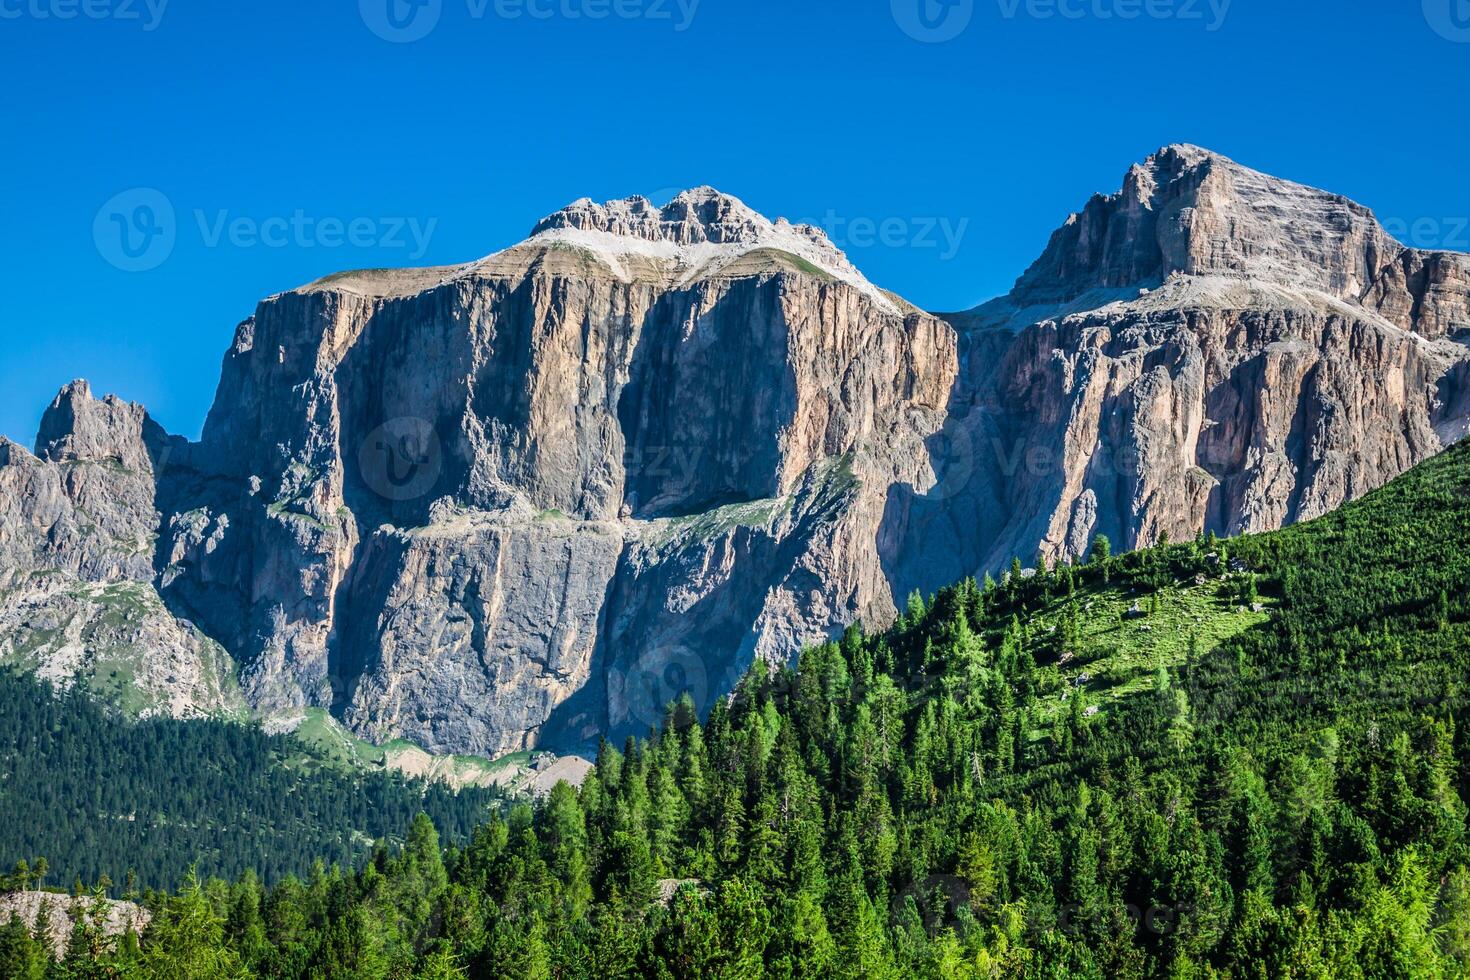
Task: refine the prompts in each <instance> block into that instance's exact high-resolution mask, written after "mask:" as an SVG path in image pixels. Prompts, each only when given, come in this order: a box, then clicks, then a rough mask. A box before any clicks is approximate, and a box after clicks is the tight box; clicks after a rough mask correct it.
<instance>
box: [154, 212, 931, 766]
mask: <svg viewBox="0 0 1470 980" xmlns="http://www.w3.org/2000/svg"><path fill="white" fill-rule="evenodd" d="M956 371H957V362H956V348H955V335H954V332H953V330H952V329H951V328H950V327H948V326H947V325H946V324H944V323H942V322H941V321H939V320H937V319H935V318H933V317H930V316H927V315H925V314H922V313H920V312H919V311H918V310H915V309H913V308H912V307H908V306H907V305H906V304H902V303H901V302H899V301H896V300H894V299H892V298H891V297H889V296H887V295H886V294H884V293H882V292H880V291H879V290H877V289H875V288H874V287H872V286H871V284H869V283H867V281H866V280H865V279H863V278H862V277H861V276H860V274H858V273H857V272H856V270H855V269H852V267H851V266H850V265H849V264H848V263H847V261H846V259H845V258H843V257H842V256H841V254H840V253H838V252H837V251H836V250H835V249H833V248H832V247H831V245H830V244H827V243H826V241H825V239H824V238H823V237H822V236H821V234H820V233H819V232H815V231H814V230H812V229H805V228H796V227H793V226H790V225H787V224H785V223H772V222H769V221H767V220H766V219H764V218H762V217H760V216H759V215H757V214H755V213H754V212H752V211H750V210H749V209H748V208H746V207H744V205H742V204H740V203H739V202H738V201H735V200H734V199H733V198H728V197H724V196H722V195H718V194H715V193H714V192H712V191H707V190H699V191H694V192H690V193H688V194H686V195H682V196H681V197H680V198H679V199H677V200H676V201H675V202H674V203H673V204H672V205H670V206H669V207H668V208H665V209H662V210H659V209H654V208H652V206H651V205H648V204H647V203H646V202H641V201H632V202H615V203H614V204H612V205H607V206H598V205H591V204H590V203H589V202H580V203H579V204H577V205H574V206H573V207H572V208H570V209H568V210H567V211H566V212H563V213H561V214H559V215H556V216H552V217H551V218H548V219H546V221H544V222H543V223H542V224H541V225H540V226H538V229H537V231H536V233H535V234H534V235H533V237H532V238H531V239H530V240H529V241H528V242H526V243H524V244H522V245H520V246H517V247H515V248H512V249H510V250H508V251H506V252H502V253H499V254H497V255H495V256H492V257H491V258H489V259H486V260H484V261H482V262H479V263H475V264H473V265H470V266H465V267H458V268H453V269H445V270H437V271H435V272H434V273H432V274H425V273H408V274H365V275H354V276H345V277H337V278H334V279H331V280H327V281H324V282H321V283H316V284H313V285H312V286H309V287H307V288H305V289H302V290H298V291H295V292H292V293H287V294H284V295H282V296H278V297H274V298H272V299H270V300H267V301H266V302H265V303H263V304H262V305H261V307H260V309H259V310H258V311H257V312H256V315H255V316H254V317H253V318H252V319H251V320H250V321H248V322H247V323H246V324H244V325H242V326H241V328H240V329H239V331H238V333H237V336H236V341H235V344H234V346H233V348H232V350H231V351H230V352H229V354H228V355H227V357H226V361H225V366H224V375H223V379H222V381H221V384H220V392H219V397H218V399H217V403H216V409H215V411H214V412H213V413H212V414H211V416H210V418H209V420H208V423H207V425H206V427H205V432H204V437H203V440H202V443H201V444H200V445H199V446H197V447H193V448H192V452H191V454H190V461H189V464H188V465H189V466H191V467H192V468H193V470H194V483H195V484H196V485H197V486H198V487H199V488H200V490H201V495H200V496H199V497H198V498H197V501H196V502H195V503H194V505H193V506H192V507H191V508H190V509H189V510H188V511H185V512H182V513H180V514H179V515H178V516H177V517H175V518H174V519H172V520H171V521H170V526H169V528H168V529H167V530H166V532H165V535H164V539H163V542H162V546H161V549H160V553H161V555H162V556H163V559H162V564H163V565H164V572H163V582H164V583H165V585H164V588H165V595H166V596H168V597H169V599H170V600H171V601H173V602H175V603H176V604H177V605H178V606H179V607H180V608H181V609H182V610H185V611H186V612H187V614H188V615H189V616H190V617H191V618H193V619H194V620H196V621H198V622H200V623H201V624H204V625H205V627H206V629H208V630H209V631H210V632H211V633H212V634H213V635H218V636H224V637H228V641H227V642H228V643H229V645H230V648H231V649H232V650H236V651H238V652H239V655H240V657H241V660H242V663H243V664H244V668H243V673H242V678H243V680H244V682H245V688H246V691H247V693H248V694H249V696H250V697H251V699H252V701H253V702H254V703H256V704H257V705H259V706H261V707H263V708H266V709H277V708H284V707H288V706H296V705H301V704H316V705H321V706H328V707H332V708H333V709H334V710H336V711H338V712H339V713H340V714H341V715H342V716H343V717H344V718H345V719H346V720H347V721H348V722H349V724H351V725H352V726H353V727H354V729H355V730H357V731H360V732H362V733H364V734H368V735H371V736H372V737H375V738H385V737H391V736H394V735H403V736H406V737H409V738H412V739H413V740H415V741H416V742H418V743H419V744H421V745H424V746H425V747H427V748H431V749H445V750H454V751H472V752H484V753H490V754H495V753H500V752H506V751H513V750H518V749H523V748H529V747H531V746H534V745H537V744H541V742H542V741H543V739H545V738H547V737H551V736H552V735H554V736H555V737H557V738H561V739H566V738H576V739H581V738H585V737H587V736H588V735H590V734H593V733H598V732H602V731H609V730H612V731H627V730H634V729H637V730H641V729H643V728H646V727H647V726H648V725H650V724H654V723H657V721H658V719H659V717H660V715H661V713H662V708H663V703H664V701H663V700H659V699H660V698H663V699H664V700H667V699H668V698H671V697H674V696H677V695H678V693H679V692H680V690H683V689H685V688H689V689H691V690H693V692H694V693H695V694H696V696H697V697H699V698H700V699H701V700H704V701H706V702H707V701H708V699H709V698H711V697H714V696H716V695H717V694H719V693H721V692H722V690H723V689H724V688H725V687H727V686H728V680H729V678H731V677H733V676H735V674H736V673H738V671H740V670H743V668H744V667H745V666H747V665H748V664H749V663H750V662H751V659H752V658H754V657H756V656H764V657H768V658H773V659H774V658H784V657H787V656H789V655H790V654H791V653H792V652H793V651H794V650H796V649H799V648H800V646H802V645H804V644H807V643H811V642H814V641H818V640H821V639H824V638H826V637H828V636H830V635H832V634H834V633H835V632H837V631H840V630H841V629H842V628H844V627H845V626H846V625H847V624H849V623H851V622H853V621H855V620H857V619H859V618H864V617H866V618H869V619H871V620H874V621H882V620H883V619H885V618H889V617H891V616H892V615H893V613H894V606H893V601H892V594H891V590H890V589H889V588H888V585H887V582H886V581H885V579H884V577H883V574H882V570H881V567H880V565H879V562H878V559H877V550H876V534H875V528H876V524H877V522H878V520H879V519H880V518H881V512H882V500H883V494H884V493H885V492H886V488H887V487H888V486H889V485H890V484H891V483H892V482H893V481H894V480H896V479H904V480H908V481H921V480H922V478H923V476H924V473H925V472H926V467H927V462H926V460H925V456H924V453H923V443H924V440H925V439H926V438H927V437H929V436H930V435H931V434H932V433H933V432H934V431H936V430H937V429H938V428H939V426H940V425H941V424H942V413H943V408H944V404H945V402H946V400H947V398H948V396H949V393H950V391H951V389H952V388H953V384H954V379H955V373H956ZM232 581H234V582H237V583H239V587H238V588H235V589H229V588H224V587H222V586H223V585H224V584H225V583H229V582H232ZM696 662H697V666H696ZM671 671H672V673H670V672H671ZM681 671H682V672H683V673H684V674H685V675H687V676H688V677H693V678H695V680H694V681H693V682H691V683H687V684H686V683H680V682H679V676H680V672H681ZM635 676H636V677H638V678H640V679H639V680H638V681H637V682H636V684H635V682H634V681H632V680H630V678H633V677H635ZM648 677H653V678H654V682H655V684H656V686H657V685H665V686H668V687H670V689H669V690H664V689H663V687H656V690H654V691H649V690H646V689H642V688H640V689H639V690H638V692H637V693H630V692H633V691H634V688H635V686H636V685H637V684H644V681H645V680H647V678H648ZM645 687H646V685H645ZM674 688H677V689H674Z"/></svg>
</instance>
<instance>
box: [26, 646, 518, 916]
mask: <svg viewBox="0 0 1470 980" xmlns="http://www.w3.org/2000/svg"><path fill="white" fill-rule="evenodd" d="M304 757H305V750H304V749H303V746H302V745H301V743H299V742H297V741H296V740H294V739H293V738H290V737H286V736H267V735H265V734H264V733H263V732H262V731H261V730H260V729H259V728H257V727H252V726H248V725H243V724H235V723H230V722H224V721H194V722H187V723H186V722H178V721H170V720H152V721H146V722H141V723H138V724H128V723H121V722H119V721H118V720H117V719H116V717H115V716H113V715H111V714H110V713H109V712H108V711H107V710H106V709H105V708H103V707H101V706H100V705H99V704H97V703H96V702H94V701H93V700H91V699H90V698H88V697H86V696H84V695H81V694H73V693H68V694H58V693H57V692H54V691H52V690H51V689H50V688H49V687H46V686H44V685H42V684H38V683H37V682H35V681H34V680H32V679H30V678H27V677H19V676H16V675H13V674H11V673H8V672H6V671H3V670H0V854H3V855H7V856H9V857H10V858H11V859H12V860H13V859H14V858H17V857H21V856H24V855H35V854H44V855H47V856H48V857H49V859H50V861H51V862H52V863H53V869H52V870H51V871H50V875H51V880H52V883H53V884H54V883H55V882H58V881H59V882H63V883H64V882H69V881H71V880H72V879H73V878H76V877H81V878H83V879H85V880H87V881H98V880H100V879H101V878H103V877H104V876H106V877H109V878H111V879H112V880H114V881H122V880H124V878H125V877H126V876H127V873H128V872H129V871H134V872H136V873H137V876H138V878H139V880H140V882H141V884H142V885H145V886H151V887H164V886H168V885H172V884H175V883H177V882H179V881H181V880H182V879H183V877H184V875H185V873H186V872H187V871H188V870H189V869H190V868H191V867H194V866H197V867H198V868H199V869H200V871H201V872H203V873H206V874H209V875H226V876H231V877H234V876H238V875H241V874H243V873H245V872H246V871H247V870H253V871H255V872H256V873H257V874H259V875H261V876H262V877H264V878H265V879H266V880H267V881H278V880H280V879H281V878H282V877H284V876H285V875H287V874H291V873H296V874H301V873H304V872H305V871H306V870H307V869H309V868H310V867H311V866H312V862H313V861H314V860H317V859H325V860H328V861H333V862H336V863H339V864H341V865H343V866H345V867H356V866H360V865H361V864H363V863H365V862H366V861H367V860H368V858H369V857H370V854H371V846H372V841H373V840H375V839H377V838H382V837H401V836H402V835H403V834H404V832H405V831H406V830H407V829H408V826H409V822H410V821H411V820H412V819H413V816H414V814H415V813H418V812H420V811H426V812H428V813H429V814H430V815H432V817H433V818H434V822H435V823H436V824H438V825H439V826H440V827H441V828H443V829H444V832H445V833H446V835H448V836H449V837H450V838H451V839H453V840H464V839H465V838H467V837H468V836H469V832H470V830H471V829H472V828H473V827H474V826H475V825H476V824H477V823H479V822H480V821H482V820H483V819H484V818H485V816H486V815H487V814H488V813H489V812H490V809H491V806H492V804H493V802H494V801H495V800H496V799H497V797H496V795H495V794H492V793H491V792H489V791H487V790H467V791H465V792H463V793H460V794H457V795H456V794H455V793H453V792H451V791H450V790H449V789H448V788H446V787H444V786H441V785H428V784H425V783H422V782H417V781H413V780H409V779H406V778H404V777H403V776H400V775H398V774H397V773H393V772H388V771H383V770H379V771H356V772H347V771H338V770H337V769H336V768H334V767H333V766H331V765H327V764H323V763H318V764H316V765H312V766H310V767H303V766H302V761H303V758H304ZM3 884H4V876H3V875H0V886H3Z"/></svg>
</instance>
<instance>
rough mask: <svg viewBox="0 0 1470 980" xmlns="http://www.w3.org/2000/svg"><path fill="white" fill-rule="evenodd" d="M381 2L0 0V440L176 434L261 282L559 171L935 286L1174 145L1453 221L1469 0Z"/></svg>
mask: <svg viewBox="0 0 1470 980" xmlns="http://www.w3.org/2000/svg"><path fill="white" fill-rule="evenodd" d="M389 2H390V0H331V2H325V0H324V2H316V0H312V2H304V0H290V2H286V0H210V2H205V0H0V126H3V132H4V135H5V139H4V143H3V148H4V152H0V225H3V228H4V231H5V234H4V235H3V240H0V269H3V277H4V282H3V285H4V288H3V290H0V433H3V434H6V435H9V436H11V437H13V438H15V439H16V440H17V441H20V442H22V443H23V444H26V445H29V444H30V442H31V441H32V439H33V437H34V432H35V426H36V422H37V420H38V419H39V416H40V412H41V411H42V410H43V408H44V407H45V404H46V403H47V402H48V401H49V400H50V398H51V397H52V396H53V395H54V393H55V391H56V389H57V388H58V387H59V386H60V385H62V384H63V383H65V382H66V381H68V380H70V379H71V378H73V377H87V378H89V379H91V381H92V382H93V387H94V389H96V390H98V391H99V392H102V391H109V392H116V393H118V394H120V395H122V396H124V397H126V398H129V399H131V400H136V401H142V402H143V403H145V404H146V405H148V407H149V409H150V410H151V411H152V412H153V414H154V416H155V417H156V418H158V419H159V420H160V421H161V422H162V423H163V424H164V425H165V426H166V427H167V428H169V429H170V430H171V431H174V432H179V433H183V434H185V435H189V436H195V435H197V433H198V430H199V428H200V425H201V424H202V421H203V418H204V414H205V412H206V410H207V409H208V406H209V404H210V402H211V400H212V398H213V394H214V387H215V383H216V381H217V378H218V369H219V362H220V358H221V356H222V354H223V352H224V350H225V347H226V345H227V343H228V341H229V338H230V336H231V333H232V331H233V328H234V326H235V324H236V323H237V322H239V321H240V320H241V319H243V318H244V317H246V316H248V315H249V314H250V312H251V311H252V309H253V308H254V304H255V302H256V301H257V300H258V299H260V298H261V297H263V296H266V295H269V294H271V293H274V292H278V291H281V290H283V289H288V288H291V287H292V286H295V285H299V284H301V283H304V282H307V281H309V280H311V279H314V278H316V277H318V276H321V275H323V274H326V273H329V272H333V271H337V270H340V269H344V268H358V267H367V266H373V267H377V266H402V265H429V264H447V263H453V262H460V261H466V260H469V259H473V258H477V257H480V256H482V255H485V254H488V253H490V252H493V251H495V250H497V249H499V248H502V247H504V246H506V245H509V244H512V243H514V242H515V241H517V240H519V239H520V238H522V237H524V236H525V234H526V233H527V232H528V230H529V229H530V227H531V225H532V224H533V223H534V222H535V221H536V220H537V219H538V218H540V217H541V216H543V215H544V214H547V213H549V212H551V211H553V210H555V209H556V208H558V207H560V206H562V205H564V204H566V203H568V202H570V201H571V200H573V199H575V198H578V197H581V196H584V195H585V196H590V197H594V198H598V199H608V198H613V197H625V196H627V195H630V194H634V193H642V194H646V195H650V196H653V195H659V194H662V195H663V196H669V194H670V193H671V189H674V188H679V187H685V186H692V185H696V184H713V185H715V186H717V187H719V188H720V189H722V190H725V191H727V192H729V193H732V194H735V195H737V196H739V197H741V198H743V199H745V200H746V201H747V203H749V204H751V205H752V206H753V207H756V208H757V209H759V210H761V211H763V212H765V213H767V214H769V215H772V216H777V215H785V216H787V217H789V218H792V219H793V220H807V221H811V222H814V223H817V224H825V225H827V226H828V227H829V228H830V229H831V230H832V231H833V233H834V234H833V237H834V238H835V239H837V240H838V242H839V244H842V245H844V247H846V248H847V250H848V251H849V253H850V254H851V255H852V257H853V259H854V261H856V262H857V263H858V265H859V266H860V267H862V268H863V269H864V271H866V272H867V274H868V275H869V277H870V278H872V279H873V280H874V281H876V282H878V283H879V284H881V285H884V286H886V287H889V288H892V289H895V290H897V291H898V292H900V293H902V294H903V295H905V296H907V297H908V298H910V299H912V300H913V301H915V302H917V303H919V304H920V305H923V306H926V307H928V308H930V309H936V310H944V309H956V308H964V307H968V306H971V305H974V304H976V303H978V302H980V301H982V300H984V299H986V298H989V297H990V296H992V295H995V294H997V293H1000V292H1004V291H1005V289H1006V288H1008V286H1009V284H1010V283H1011V282H1012V281H1013V280H1014V278H1015V277H1016V276H1017V275H1018V274H1019V273H1020V272H1021V271H1022V270H1023V269H1024V268H1025V266H1026V265H1027V264H1028V263H1029V262H1030V261H1031V260H1032V259H1033V258H1034V257H1035V256H1036V254H1037V253H1038V252H1039V251H1040V249H1041V248H1042V246H1043V245H1044V244H1045V242H1046V239H1047V236H1048V235H1049V234H1050V232H1051V231H1052V229H1053V228H1055V227H1056V226H1057V225H1058V224H1059V223H1060V222H1061V221H1062V220H1063V219H1064V218H1065V216H1066V215H1067V214H1068V213H1069V212H1070V211H1073V210H1076V209H1077V208H1078V207H1080V206H1081V205H1082V204H1083V203H1084V202H1085V201H1086V199H1087V197H1088V196H1089V195H1090V194H1091V193H1093V192H1094V191H1100V190H1113V189H1115V188H1116V187H1117V186H1118V184H1119V183H1120V180H1121V177H1122V175H1123V173H1124V171H1125V170H1126V169H1127V167H1128V165H1129V164H1130V163H1131V162H1133V161H1135V160H1137V159H1141V158H1142V157H1143V156H1145V155H1146V154H1148V153H1149V152H1150V151H1152V150H1153V149H1155V148H1157V147H1159V146H1161V145H1163V144H1166V143H1170V142H1177V141H1188V142H1194V143H1199V144H1202V145H1205V146H1209V147H1211V148H1213V149H1216V150H1219V151H1220V152H1223V153H1226V154H1227V155H1230V156H1232V157H1234V158H1236V159H1238V160H1240V161H1241V162H1243V163H1246V164H1248V165H1251V166H1255V167H1257V168H1259V169H1263V170H1267V171H1271V172H1274V173H1277V174H1280V175H1282V176H1286V177H1291V178H1293V179H1297V180H1301V181H1304V182H1307V183H1311V184H1315V185H1318V186H1324V187H1328V188H1330V189H1332V190H1335V191H1339V192H1341V193H1344V194H1347V195H1349V196H1351V197H1354V198H1357V199H1359V200H1361V201H1363V202H1364V203H1366V204H1368V205H1370V206H1371V207H1373V208H1374V209H1375V210H1377V211H1378V213H1379V214H1380V216H1382V217H1384V218H1392V219H1395V221H1396V227H1395V228H1394V230H1396V231H1399V232H1400V234H1401V235H1402V236H1403V237H1406V238H1411V239H1414V240H1415V242H1416V243H1418V244H1424V245H1430V246H1433V245H1444V246H1448V247H1456V248H1459V249H1462V250H1470V240H1467V239H1470V230H1467V228H1466V224H1467V223H1470V220H1467V218H1465V217H1464V216H1467V215H1470V180H1467V176H1470V166H1467V164H1470V126H1467V125H1466V122H1465V120H1466V110H1465V97H1466V93H1467V92H1470V0H1393V2H1385V0H1331V2H1329V0H1292V2H1289V3H1287V2H1282V0H840V2H839V0H809V2H801V0H787V2H776V0H391V2H392V3H393V4H394V5H395V6H394V8H393V9H391V10H390V8H389V7H388V4H389ZM921 3H922V4H924V5H925V6H924V7H923V8H922V9H921V8H920V6H919V5H920V4H921ZM414 4H423V6H422V7H419V6H415V5H414ZM390 15H392V16H390ZM921 15H922V16H921ZM419 35H422V36H419ZM385 38H386V39H385ZM169 211H171V212H172V220H169V215H168V212H169ZM117 221H122V222H123V224H122V225H121V226H119V225H117V224H116V222H117ZM124 230H126V231H127V232H128V234H129V236H130V237H129V241H131V242H132V243H133V245H134V246H136V248H135V249H134V252H135V254H133V255H131V256H130V255H129V254H128V252H127V251H125V250H123V248H122V242H123V239H122V237H121V234H122V231H124ZM151 230H160V231H164V232H166V234H164V235H160V236H152V237H147V238H145V237H142V233H143V232H147V231H151ZM109 236H110V237H109ZM99 243H100V244H99ZM145 245H151V248H145V247H144V246H145ZM130 268H131V269H142V270H143V271H128V270H129V269H130Z"/></svg>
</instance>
